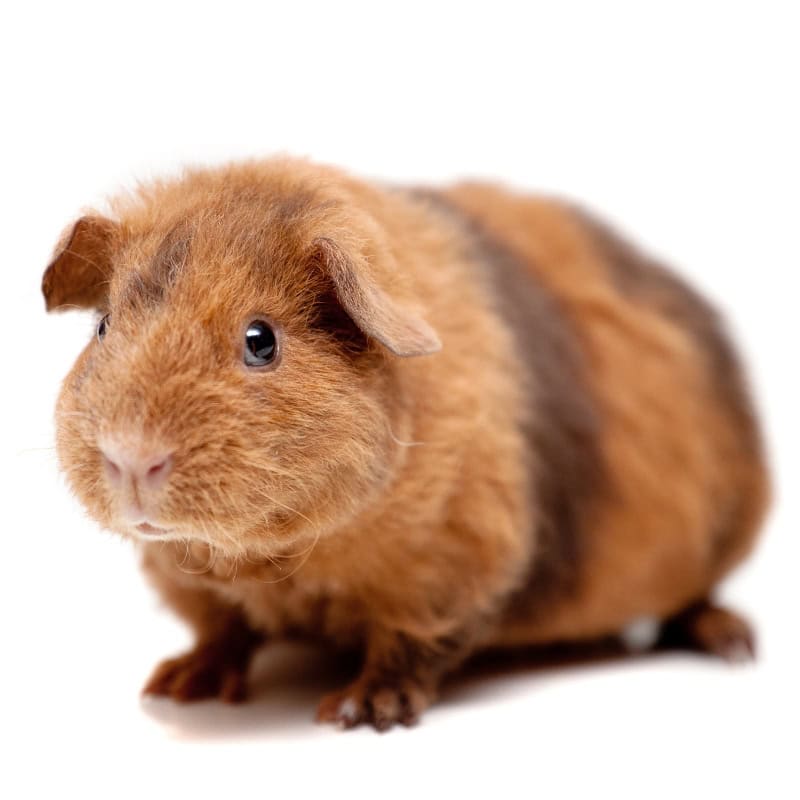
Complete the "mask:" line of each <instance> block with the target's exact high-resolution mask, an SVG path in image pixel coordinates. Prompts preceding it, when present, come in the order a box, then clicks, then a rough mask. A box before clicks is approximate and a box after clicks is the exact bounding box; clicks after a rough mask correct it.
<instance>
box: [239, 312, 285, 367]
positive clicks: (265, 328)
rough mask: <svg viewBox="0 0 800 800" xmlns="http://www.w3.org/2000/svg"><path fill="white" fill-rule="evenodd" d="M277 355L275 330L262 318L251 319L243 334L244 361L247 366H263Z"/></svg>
mask: <svg viewBox="0 0 800 800" xmlns="http://www.w3.org/2000/svg"><path fill="white" fill-rule="evenodd" d="M277 355H278V341H277V339H276V338H275V331H273V330H272V327H271V326H270V325H269V323H267V322H264V320H261V319H256V320H253V321H252V322H251V323H250V324H249V325H248V326H247V330H246V331H245V334H244V363H245V364H247V366H248V367H263V366H266V365H267V364H271V363H272V362H273V361H274V360H275V356H277Z"/></svg>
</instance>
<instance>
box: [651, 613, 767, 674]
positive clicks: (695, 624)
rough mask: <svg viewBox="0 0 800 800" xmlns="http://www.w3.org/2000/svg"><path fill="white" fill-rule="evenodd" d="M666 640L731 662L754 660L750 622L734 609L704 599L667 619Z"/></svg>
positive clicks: (753, 636) (753, 642) (754, 651)
mask: <svg viewBox="0 0 800 800" xmlns="http://www.w3.org/2000/svg"><path fill="white" fill-rule="evenodd" d="M665 633H666V635H667V637H668V640H667V643H668V644H673V645H677V646H684V647H689V648H691V649H693V650H698V651H700V652H703V653H708V654H709V655H714V656H718V657H719V658H722V659H724V660H725V661H727V662H728V663H730V664H739V663H744V662H748V661H753V660H754V659H755V655H756V637H755V633H754V632H753V629H752V628H751V626H750V623H749V622H747V620H745V619H744V618H742V617H740V616H739V615H738V614H736V613H735V612H734V611H730V610H729V609H727V608H722V607H720V606H715V605H713V604H712V603H710V602H708V601H703V602H700V603H697V604H696V605H694V606H691V607H690V608H688V609H687V610H686V611H684V612H682V613H681V614H679V615H677V616H676V617H674V618H673V619H672V620H670V621H669V623H668V624H667V626H666V628H665Z"/></svg>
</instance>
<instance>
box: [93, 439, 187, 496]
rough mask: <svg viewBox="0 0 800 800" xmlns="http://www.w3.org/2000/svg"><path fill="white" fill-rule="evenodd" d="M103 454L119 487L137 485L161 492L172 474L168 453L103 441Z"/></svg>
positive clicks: (106, 466) (112, 481)
mask: <svg viewBox="0 0 800 800" xmlns="http://www.w3.org/2000/svg"><path fill="white" fill-rule="evenodd" d="M100 454H101V456H102V459H103V466H104V467H105V471H106V476H107V477H108V480H109V481H110V482H111V484H112V486H115V487H122V486H126V485H129V484H134V485H135V486H137V487H139V488H141V489H150V490H153V489H160V488H161V487H162V486H163V485H164V484H165V483H166V480H167V478H168V477H169V474H170V472H171V471H172V461H173V459H172V454H171V453H167V452H165V451H164V450H157V449H149V448H147V447H145V446H138V447H132V446H131V445H130V444H124V445H123V444H122V443H121V442H119V441H117V440H115V439H103V441H102V442H101V443H100Z"/></svg>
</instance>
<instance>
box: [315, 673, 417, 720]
mask: <svg viewBox="0 0 800 800" xmlns="http://www.w3.org/2000/svg"><path fill="white" fill-rule="evenodd" d="M430 702H431V698H430V696H429V694H428V693H427V692H426V691H425V690H424V689H423V688H422V687H420V686H419V685H418V684H417V683H415V682H414V681H410V680H406V681H398V682H396V683H388V682H371V681H365V680H363V679H359V680H357V681H356V682H355V683H353V684H351V685H350V686H348V687H347V688H346V689H343V690H342V691H338V692H331V693H330V694H327V695H325V697H323V698H322V702H321V703H320V704H319V707H318V708H317V722H328V723H333V724H334V725H336V726H337V727H339V728H343V729H349V728H355V727H356V726H357V725H361V724H362V723H368V724H370V725H372V726H373V727H374V728H375V730H377V731H380V732H383V731H387V730H389V728H391V727H392V726H393V725H395V724H400V725H405V726H411V725H415V724H416V723H417V722H418V721H419V717H420V715H421V714H422V712H423V711H424V710H425V709H426V708H427V707H428V705H430Z"/></svg>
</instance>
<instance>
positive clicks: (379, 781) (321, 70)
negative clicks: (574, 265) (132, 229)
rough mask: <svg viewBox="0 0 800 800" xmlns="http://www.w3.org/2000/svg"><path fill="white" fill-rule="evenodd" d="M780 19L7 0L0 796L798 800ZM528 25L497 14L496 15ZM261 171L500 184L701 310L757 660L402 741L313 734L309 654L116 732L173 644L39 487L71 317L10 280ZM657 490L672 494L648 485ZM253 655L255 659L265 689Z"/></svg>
mask: <svg viewBox="0 0 800 800" xmlns="http://www.w3.org/2000/svg"><path fill="white" fill-rule="evenodd" d="M792 6H793V4H792V3H785V4H779V3H772V2H764V1H763V0H762V1H761V2H757V3H749V4H746V3H745V4H742V3H736V2H727V3H720V4H714V3H702V2H693V3H688V4H683V3H676V2H670V3H663V4H653V3H641V2H640V3H618V2H611V3H609V2H604V3H585V4H576V3H572V2H559V3H557V4H556V3H547V4H541V5H539V4H532V3H531V4H527V3H516V4H506V3H503V2H491V3H481V4H476V5H474V6H473V5H471V4H468V3H463V4H459V5H458V6H453V7H445V6H444V5H442V4H436V3H427V4H420V5H417V4H415V3H403V4H400V3H397V4H395V3H392V4H381V3H372V4H364V5H363V6H361V7H358V6H354V5H352V4H343V3H341V2H332V3H327V4H319V5H318V6H317V5H311V4H305V3H290V2H289V1H288V0H285V2H281V3H274V4H273V3H253V4H251V5H243V4H240V3H237V2H230V0H229V1H228V2H225V3H215V4H213V5H211V4H208V5H205V4H203V3H193V4H186V5H182V6H179V5H173V4H169V3H165V2H162V3H158V4H148V3H135V4H134V3H131V4H124V3H108V2H105V3H80V2H77V3H76V2H71V3H59V4H55V3H54V4H52V5H44V4H37V3H25V4H23V3H17V4H15V6H14V10H13V11H9V10H4V11H3V12H2V21H0V31H1V32H0V38H1V40H2V41H0V76H1V77H0V81H2V109H1V112H2V119H3V121H2V128H0V136H2V148H0V165H1V166H2V172H1V173H0V174H1V176H2V189H1V190H0V191H1V195H0V202H2V209H1V211H2V216H1V217H0V219H2V222H1V223H0V236H2V250H1V251H0V252H1V253H2V259H3V276H4V287H3V289H4V291H3V296H4V299H5V303H4V308H3V313H2V315H1V316H2V326H3V327H2V353H3V361H4V362H5V363H4V369H3V374H4V376H5V378H4V379H3V383H2V390H0V403H2V420H1V421H0V424H2V470H3V476H2V487H3V489H2V497H3V511H4V516H3V529H2V536H3V548H2V580H1V581H0V584H1V585H2V592H3V598H2V613H3V626H2V631H3V636H2V646H1V647H2V653H3V655H2V657H1V658H0V665H1V666H0V669H2V699H1V700H0V725H2V732H3V735H4V737H5V739H6V741H5V743H4V744H3V745H2V751H1V752H2V763H3V767H2V771H1V772H0V794H2V796H3V797H8V798H12V797H27V796H30V797H64V796H66V797H71V796H76V797H78V796H80V797H125V796H136V797H142V796H144V797H172V796H176V792H181V796H184V795H188V794H190V793H191V794H192V795H193V796H195V797H206V796H208V797H212V796H213V797H228V798H236V797H241V796H244V793H245V792H247V793H248V796H273V797H278V796H286V794H287V793H291V794H290V796H292V797H305V796H317V797H322V796H324V797H329V796H334V797H335V796H338V795H342V796H346V797H350V798H351V797H360V796H367V795H370V796H373V795H374V796H390V797H391V796H395V795H396V796H404V797H407V796H409V794H411V796H422V797H428V796H430V797H434V796H440V795H441V794H444V795H445V796H459V797H460V796H465V795H466V796H473V795H475V796H484V795H486V794H490V795H492V796H495V797H506V796H508V797H511V796H524V797H540V798H549V797H572V796H575V797H578V796H587V795H588V796H593V797H594V796H599V797H605V796H614V797H640V796H644V797H660V796H665V797H666V796H680V797H704V796H709V797H711V796H713V797H731V796H736V797H739V796H741V797H755V796H759V797H770V798H782V797H797V796H799V795H798V793H800V782H799V781H798V777H797V756H798V752H797V750H798V748H797V744H798V712H800V703H799V702H798V697H799V696H800V690H798V684H797V680H798V674H797V668H798V660H799V659H798V636H799V634H798V626H797V618H796V609H797V607H798V589H797V583H798V581H797V575H798V569H800V565H799V564H798V555H800V553H799V552H798V527H800V509H799V508H798V502H797V480H798V475H800V463H799V460H798V453H799V452H800V436H798V432H799V430H800V428H799V426H798V422H797V417H798V401H799V400H800V397H799V396H798V380H797V371H798V364H797V346H798V335H797V334H798V324H797V317H798V310H797V309H798V298H797V294H798V292H797V290H798V277H797V274H798V266H799V265H800V245H799V244H798V212H799V211H800V208H799V207H798V186H800V158H799V157H798V142H799V141H800V124H798V112H797V107H798V97H799V95H800V93H799V92H798V77H800V57H799V56H798V52H800V48H798V32H799V31H800V28H799V26H798V23H799V22H800V20H799V19H798V18H797V17H796V16H795V14H794V13H793V9H792ZM523 9H524V10H523ZM276 151H287V152H291V153H294V154H300V155H310V156H312V157H314V158H316V159H319V160H323V161H330V162H334V163H337V164H340V165H343V166H346V167H348V168H350V169H352V170H354V171H356V172H358V173H361V174H364V175H367V176H372V175H374V176H378V177H381V178H389V179H395V180H424V181H432V182H439V181H444V180H448V179H451V178H454V177H458V176H466V175H471V176H484V177H490V178H496V179H501V180H503V181H506V182H510V183H513V184H515V185H518V186H520V187H527V188H530V189H543V190H547V191H552V192H556V193H558V194H565V195H568V196H570V197H572V198H574V199H577V200H580V201H583V202H584V203H587V204H589V205H590V206H592V207H594V208H596V209H599V210H602V211H603V212H605V214H606V216H607V217H609V218H610V219H612V220H613V221H615V222H617V223H619V224H620V225H621V226H622V227H623V229H625V230H627V231H629V232H632V233H633V234H634V238H636V239H637V240H638V241H640V242H642V243H644V244H645V245H647V246H648V247H649V248H650V249H651V250H653V251H654V252H656V253H658V254H660V255H662V256H664V257H666V258H668V259H670V260H671V261H672V262H674V263H676V264H678V265H680V268H681V269H682V270H683V272H684V273H685V274H687V275H688V276H690V277H691V279H692V280H694V282H695V283H696V284H698V285H699V286H701V287H703V288H704V289H705V290H707V292H709V293H710V294H711V295H712V296H713V297H714V298H715V299H716V300H717V302H718V303H719V304H720V305H721V306H722V307H723V308H724V309H725V310H726V311H727V313H728V315H729V317H730V319H731V321H732V323H733V325H734V327H735V329H736V331H737V333H738V338H739V340H740V342H741V343H742V346H743V349H744V351H745V352H746V354H747V356H748V357H749V363H750V365H751V367H752V370H751V371H752V375H753V379H754V383H755V385H756V388H757V394H758V397H759V400H760V405H761V407H762V409H763V412H764V416H765V419H766V423H767V427H768V432H769V438H770V443H771V450H772V457H773V463H774V469H775V474H776V480H777V484H778V500H777V502H776V505H775V510H774V513H773V515H772V517H771V520H770V523H769V525H768V526H767V530H766V535H765V537H764V540H763V546H762V547H761V548H760V549H759V551H758V553H757V556H756V557H755V558H754V559H753V560H752V561H750V562H749V563H748V565H747V566H746V567H745V568H743V569H742V570H741V571H740V572H738V573H737V574H736V576H735V577H734V578H733V579H732V580H731V581H729V582H728V583H727V584H726V585H725V587H724V588H723V591H722V595H723V597H724V598H726V599H727V600H729V601H730V602H731V603H732V604H734V605H735V606H736V607H737V608H740V609H742V610H744V611H745V612H746V613H747V614H749V615H750V616H751V617H752V618H753V620H754V621H755V622H756V624H757V627H758V631H759V634H760V638H761V654H760V658H759V660H758V663H757V664H756V665H755V666H752V667H743V668H735V669H734V668H730V667H727V666H725V665H723V664H718V663H715V662H713V661H709V660H704V659H701V658H699V657H694V656H689V655H685V656H684V655H675V656H670V657H659V658H649V659H643V660H637V661H627V662H625V663H621V664H614V665H606V666H582V667H574V668H570V669H559V670H539V671H535V672H533V671H525V670H516V671H512V672H509V673H507V674H504V675H503V674H500V675H496V676H493V677H487V678H483V679H479V678H478V677H474V676H473V677H471V678H469V679H467V680H461V681H459V682H456V683H454V684H453V685H451V686H450V688H448V689H447V690H446V691H445V696H444V699H443V702H442V703H441V704H440V705H439V706H437V707H436V708H435V709H433V710H432V711H430V712H429V713H428V715H427V716H426V717H425V718H424V721H423V724H422V725H421V726H419V727H418V728H417V729H414V730H400V731H395V732H393V733H391V734H388V735H384V736H378V735H377V734H375V733H374V732H372V731H371V730H366V729H364V730H358V731H354V732H351V733H346V734H342V733H337V732H335V731H333V730H330V729H327V728H320V727H318V726H314V725H313V724H312V722H311V718H312V715H313V711H314V707H315V704H316V701H317V699H318V697H319V695H320V694H321V692H322V691H323V690H324V689H325V688H330V686H331V684H332V682H335V678H333V677H332V676H331V675H330V673H329V670H328V669H327V668H326V663H325V658H324V656H323V655H321V654H318V653H314V652H307V651H301V652H299V653H297V652H285V651H280V650H279V651H278V652H277V653H275V654H273V656H272V657H271V658H270V657H266V658H265V661H264V662H262V663H261V664H260V665H259V666H260V668H261V669H260V670H259V674H260V675H261V677H260V678H259V679H258V680H259V686H260V687H261V688H260V689H259V691H258V693H257V697H256V700H255V702H254V703H253V704H251V705H249V706H246V707H243V708H236V709H231V708H225V707H221V706H217V705H216V704H206V705H204V706H200V707H196V708H178V707H174V706H172V705H170V704H168V703H159V704H155V705H152V706H148V707H143V706H142V705H141V704H140V702H139V699H138V690H139V687H140V685H141V683H142V681H143V680H144V679H145V677H146V676H147V674H148V672H149V670H150V669H151V667H152V666H153V665H154V664H155V663H156V661H158V660H159V659H160V658H162V657H163V656H165V655H168V654H170V653H173V652H174V651H176V650H178V649H180V648H181V647H182V646H184V645H185V644H186V643H187V641H188V639H187V635H186V633H185V632H184V631H183V629H182V628H181V627H180V626H179V625H178V624H177V623H176V622H175V621H174V620H173V619H172V618H171V617H170V616H169V615H168V614H166V613H165V612H163V611H161V610H160V609H159V608H158V606H157V604H156V601H155V599H154V598H153V597H152V595H151V594H150V592H149V590H147V589H146V587H145V586H144V584H143V582H142V581H141V579H140V577H139V574H138V571H137V568H136V566H135V559H134V555H133V553H132V552H131V550H130V548H129V546H128V545H126V544H124V543H122V542H120V541H117V540H116V539H114V538H112V537H111V536H109V535H108V534H101V533H99V532H98V531H97V530H96V529H95V528H94V526H93V525H92V524H91V523H90V522H89V521H88V520H86V519H85V518H84V517H83V514H82V512H81V510H80V509H79V508H78V507H77V505H76V504H75V502H74V501H73V500H72V499H71V498H70V497H69V495H68V492H67V491H66V489H65V487H64V486H63V483H62V482H61V480H60V478H59V477H58V475H57V471H56V465H55V458H54V454H53V451H52V424H51V414H52V406H53V401H54V397H55V394H56V391H57V387H58V384H59V382H60V380H61V378H62V377H63V375H64V374H65V373H66V371H67V369H68V368H69V366H70V364H71V362H72V360H73V358H74V357H75V356H76V355H77V353H78V351H79V349H80V348H81V346H82V343H83V342H84V340H85V338H86V337H87V336H89V335H90V334H91V328H92V320H91V319H90V318H89V317H88V316H84V317H81V316H70V315H66V316H56V317H52V318H50V317H46V316H45V314H44V310H43V303H42V300H41V298H40V296H39V288H38V287H39V280H40V276H41V271H42V269H43V267H44V266H45V264H46V262H47V260H48V257H49V254H50V251H51V248H52V246H53V244H54V243H55V240H56V238H57V236H58V234H59V232H60V231H61V229H62V228H63V226H64V225H65V224H66V223H67V222H68V221H69V220H70V219H71V218H73V217H74V216H75V215H76V214H77V213H78V212H79V211H80V209H81V208H82V207H83V206H86V205H90V204H96V203H99V202H101V201H102V198H103V196H104V195H106V194H107V193H110V192H112V191H114V190H116V189H118V188H119V187H121V186H125V185H130V184H131V183H132V181H133V180H134V179H136V178H147V177H148V176H150V175H153V174H159V173H162V172H165V171H173V170H175V169H176V168H177V167H178V165H180V164H184V163H206V162H208V163H217V162H219V161H222V160H226V159H230V158H235V157H241V156H256V155H262V154H264V155H266V154H270V153H274V152H276ZM665 480H668V476H665ZM270 662H271V663H270Z"/></svg>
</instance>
